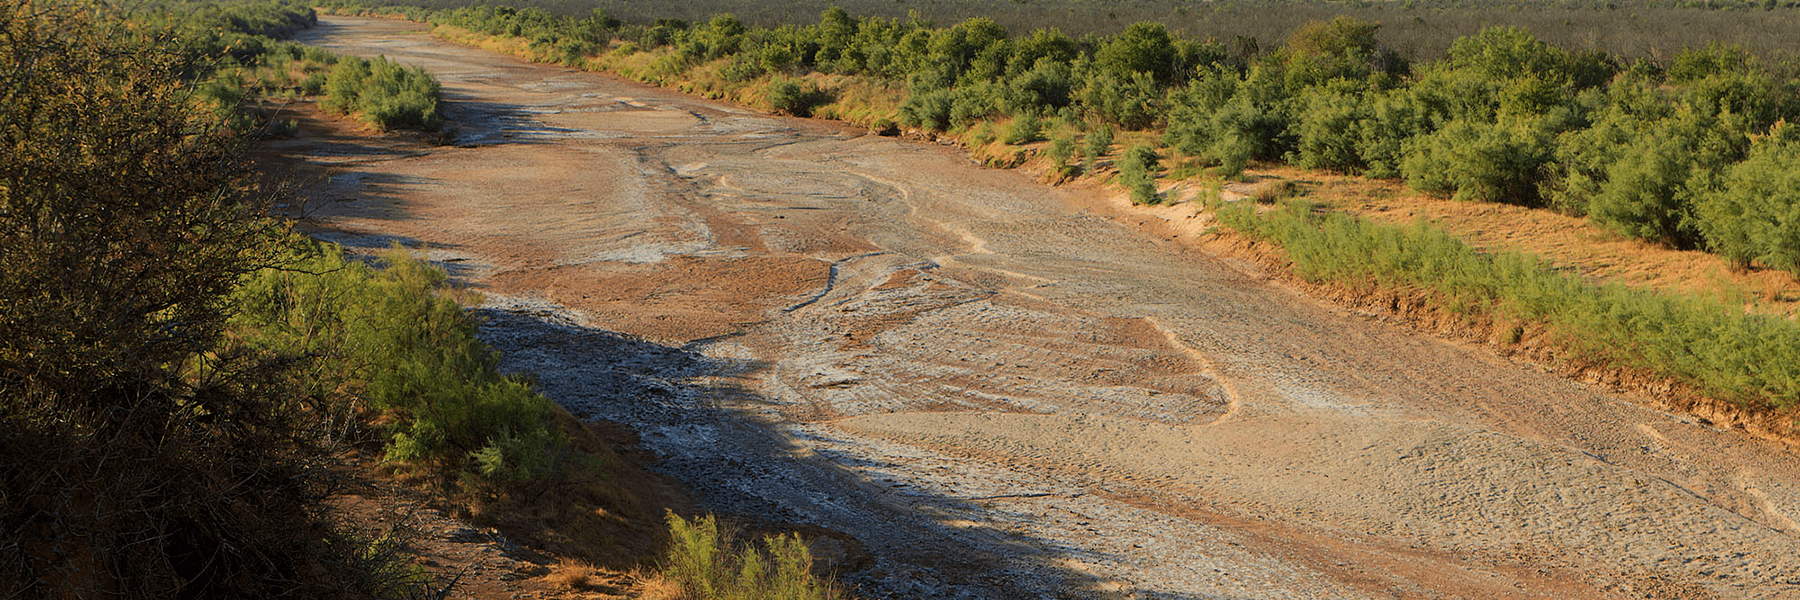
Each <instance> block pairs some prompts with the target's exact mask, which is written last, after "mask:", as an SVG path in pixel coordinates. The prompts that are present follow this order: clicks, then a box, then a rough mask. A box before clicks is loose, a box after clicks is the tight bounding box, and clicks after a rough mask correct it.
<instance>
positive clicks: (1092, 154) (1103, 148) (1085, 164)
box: [1081, 125, 1113, 171]
mask: <svg viewBox="0 0 1800 600" xmlns="http://www.w3.org/2000/svg"><path fill="white" fill-rule="evenodd" d="M1112 146H1113V129H1112V126H1110V125H1100V126H1098V127H1095V128H1094V129H1093V130H1092V131H1089V132H1088V134H1087V137H1086V138H1085V139H1084V140H1083V141H1082V145H1081V152H1082V163H1081V164H1082V168H1083V169H1085V170H1088V171H1093V170H1094V163H1095V162H1096V161H1099V160H1100V159H1101V158H1104V157H1105V156H1106V154H1107V153H1108V152H1111V151H1112Z"/></svg>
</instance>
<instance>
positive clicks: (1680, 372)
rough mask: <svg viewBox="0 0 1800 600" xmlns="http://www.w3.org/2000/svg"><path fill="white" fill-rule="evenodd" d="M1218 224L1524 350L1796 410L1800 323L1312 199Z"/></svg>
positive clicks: (1321, 276)
mask: <svg viewBox="0 0 1800 600" xmlns="http://www.w3.org/2000/svg"><path fill="white" fill-rule="evenodd" d="M1213 205H1214V208H1215V211H1216V214H1217V215H1218V217H1219V219H1220V221H1221V222H1223V223H1225V224H1226V225H1228V226H1230V227H1231V228H1233V229H1236V230H1238V231H1240V232H1243V233H1244V234H1246V235H1248V236H1250V237H1252V238H1255V239H1262V240H1267V241H1270V242H1273V243H1275V244H1277V245H1279V246H1280V247H1281V248H1282V250H1283V252H1284V256H1285V257H1286V258H1287V259H1289V260H1291V261H1292V262H1293V268H1294V270H1295V272H1296V273H1297V274H1298V275H1299V276H1301V277H1303V278H1305V279H1307V280H1309V281H1314V282H1330V283H1333V284H1336V285H1339V286H1343V287H1346V288H1349V289H1353V290H1359V291H1366V292H1371V293H1376V294H1383V293H1386V294H1392V293H1411V292H1418V293H1422V294H1423V295H1424V296H1425V297H1426V298H1427V300H1428V302H1430V304H1431V305H1432V306H1434V307H1437V308H1441V309H1444V310H1447V311H1449V312H1450V313H1452V314H1455V315H1458V316H1460V317H1462V318H1463V319H1465V320H1466V321H1468V322H1470V323H1474V324H1479V325H1483V326H1486V327H1490V328H1493V329H1495V330H1497V331H1498V333H1497V335H1496V336H1495V339H1494V341H1496V342H1498V343H1500V344H1502V345H1511V344H1517V343H1519V342H1520V341H1521V339H1520V338H1521V336H1523V335H1524V333H1525V330H1526V329H1527V328H1531V329H1534V330H1538V331H1536V332H1535V333H1536V334H1537V335H1538V336H1539V337H1540V338H1541V339H1543V340H1545V341H1548V342H1549V343H1550V344H1552V345H1553V346H1554V347H1556V348H1558V349H1560V350H1561V351H1560V352H1558V353H1557V354H1559V355H1560V356H1559V358H1561V359H1562V360H1564V361H1568V362H1572V363H1575V364H1577V365H1584V366H1586V365H1605V366H1612V367H1624V368H1626V369H1630V370H1633V371H1636V372H1639V373H1650V374H1657V375H1662V376H1666V377H1670V378H1673V379H1675V380H1677V381H1680V382H1682V383H1684V384H1687V385H1690V386H1692V387H1693V389H1695V390H1698V391H1700V392H1701V393H1704V394H1706V395H1708V396H1710V397H1714V398H1720V399H1724V400H1729V401H1735V402H1738V403H1740V404H1743V405H1746V406H1750V407H1757V408H1764V407H1766V408H1775V409H1780V410H1789V409H1792V408H1794V407H1796V405H1800V324H1796V323H1795V322H1793V321H1790V320H1787V319H1783V318H1780V317H1774V316H1768V315H1755V314H1748V315H1747V314H1744V312H1743V311H1742V310H1741V309H1740V308H1739V307H1736V306H1733V305H1729V304H1726V303H1723V302H1719V301H1712V300H1706V299H1701V298H1695V297H1671V296H1666V295H1660V294H1656V293H1652V292H1646V291H1643V290H1637V289H1632V288H1628V287H1625V286H1623V285H1617V284H1611V285H1600V284H1595V283H1593V282H1590V281H1587V280H1586V279H1585V278H1583V277H1580V276H1578V275H1572V274H1569V273H1565V272H1562V271H1559V270H1557V269H1555V268H1552V267H1551V266H1550V265H1546V264H1544V263H1543V262H1541V261H1540V260H1538V259H1536V258H1533V257H1531V256H1528V255H1524V254H1519V253H1513V252H1499V253H1487V252H1481V251H1478V250H1476V249H1475V248H1473V247H1471V246H1469V245H1468V244H1466V243H1464V242H1463V241H1462V240H1460V239H1458V238H1456V237H1455V236H1453V235H1450V234H1448V233H1446V232H1444V231H1443V230H1441V229H1438V228H1435V227H1432V226H1430V225H1427V224H1425V223H1423V222H1420V223H1417V224H1415V225H1413V226H1410V227H1409V226H1401V225H1388V224H1381V223H1376V222H1373V221H1369V220H1366V219H1360V218H1356V217H1353V216H1350V215H1345V214H1342V213H1329V212H1320V211H1317V210H1316V207H1315V206H1314V205H1313V204H1312V203H1310V202H1307V201H1305V200H1288V201H1286V202H1284V203H1282V204H1281V206H1280V208H1279V209H1278V210H1272V211H1263V210H1260V209H1259V208H1258V207H1257V206H1256V205H1255V204H1253V203H1249V202H1237V203H1220V202H1217V201H1216V200H1215V201H1214V202H1213Z"/></svg>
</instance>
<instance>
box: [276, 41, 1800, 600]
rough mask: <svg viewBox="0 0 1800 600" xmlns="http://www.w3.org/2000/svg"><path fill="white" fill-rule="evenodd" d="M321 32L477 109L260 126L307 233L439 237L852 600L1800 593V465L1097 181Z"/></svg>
mask: <svg viewBox="0 0 1800 600" xmlns="http://www.w3.org/2000/svg"><path fill="white" fill-rule="evenodd" d="M302 39H303V41H306V42H308V43H313V44H317V45H321V46H325V47H328V48H331V49H333V50H337V51H340V52H347V53H352V54H360V55H376V54H382V55H386V56H388V57H389V58H392V59H395V60H397V61H400V62H403V63H408V64H416V65H420V66H423V67H425V68H427V69H429V70H431V71H432V72H433V73H435V74H436V75H437V76H438V77H439V78H440V79H442V80H443V82H444V85H445V92H446V96H447V99H448V103H447V106H446V108H447V113H448V115H449V116H450V118H451V120H452V126H453V127H454V128H455V129H454V131H452V132H451V133H450V138H451V141H452V143H451V144H449V145H430V144H424V143H418V142H414V141H408V140H407V139H405V138H401V137H393V136H386V137H383V136H364V135H356V134H355V133H354V132H353V131H350V130H348V129H347V128H346V127H344V126H343V125H342V124H341V123H339V124H332V123H325V122H309V123H308V124H307V125H306V126H304V127H303V133H302V135H301V136H300V137H299V138H296V139H294V140H287V141H277V142H272V143H270V144H269V145H268V147H267V148H266V150H265V151H266V152H268V153H269V154H270V156H271V157H272V158H273V159H275V160H279V161H284V162H283V163H282V164H286V165H288V166H289V167H291V168H292V169H295V170H296V171H297V172H300V173H303V174H305V175H304V176H303V178H302V181H301V183H302V184H303V185H304V186H305V187H304V189H303V191H304V192H305V193H306V194H307V195H309V196H310V197H311V198H312V200H313V201H312V202H310V203H309V204H308V206H307V207H306V210H307V214H308V219H309V223H310V225H309V226H310V227H312V228H313V229H314V230H315V231H316V232H317V233H318V235H320V236H322V237H326V238H329V239H334V240H337V241H340V242H343V243H345V244H346V245H350V246H358V247H378V246H384V245H386V244H388V243H390V242H391V241H399V242H401V243H405V244H408V245H424V246H425V247H426V248H428V250H427V255H428V256H430V257H432V258H433V259H435V260H439V261H442V262H443V264H445V265H446V266H447V267H449V268H450V269H451V271H452V274H453V275H455V276H457V277H460V278H463V279H464V280H466V281H468V282H470V283H472V284H473V285H476V286H477V287H480V288H482V289H483V290H484V291H486V292H488V293H489V294H490V296H489V298H490V300H489V302H488V304H487V305H486V306H485V307H484V308H483V312H484V313H485V314H486V315H487V316H488V322H487V324H486V325H485V326H484V328H483V331H484V335H485V336H486V338H487V339H488V340H489V341H490V342H491V343H493V344H494V345H495V346H496V347H497V348H499V349H500V350H501V351H502V352H503V353H504V356H505V362H506V366H507V367H508V368H512V369H519V370H525V371H532V372H535V373H537V376H538V378H539V381H540V383H541V385H542V388H543V389H544V391H545V392H546V393H547V394H548V395H550V396H551V397H552V398H554V399H556V400H557V401H558V402H561V403H562V404H563V405H564V406H566V407H568V408H569V409H570V410H571V411H572V412H574V413H576V414H578V415H582V416H585V417H590V418H600V419H607V420H610V421H613V422H616V423H620V424H623V425H626V426H629V427H631V428H633V429H635V430H637V431H638V432H639V435H640V436H641V439H642V440H643V444H644V445H645V446H646V447H648V448H649V449H650V450H653V451H654V452H655V453H656V454H657V455H658V456H660V457H661V462H660V463H659V464H658V465H656V467H655V468H656V469H657V470H660V471H662V472H664V473H666V474H668V475H670V476H672V477H674V478H676V479H679V480H680V481H682V482H684V483H685V484H686V485H688V486H689V487H690V488H691V489H692V490H693V491H694V493H695V495H696V496H697V500H698V501H699V502H700V503H701V504H702V505H703V506H704V507H706V508H708V509H710V510H714V511H719V512H721V513H725V514H728V515H732V516H735V517H736V518H738V519H742V520H747V521H767V522H783V523H790V524H799V525H806V526H813V527H818V528H823V529H825V530H831V531H835V532H840V533H841V534H843V536H842V537H843V538H846V539H853V540H854V544H844V543H842V542H837V545H838V546H841V547H843V548H854V547H860V549H861V551H860V552H848V551H847V552H843V553H837V555H839V556H844V557H852V558H855V560H847V561H846V562H842V563H841V564H840V570H841V571H843V572H842V573H841V575H842V578H843V579H844V580H845V581H846V582H847V583H849V584H850V585H852V586H853V588H854V589H856V590H857V592H858V593H859V594H860V595H862V596H864V597H870V598H890V597H891V598H1174V599H1187V598H1539V597H1542V598H1647V597H1648V598H1713V597H1717V598H1788V597H1800V539H1796V535H1800V523H1796V520H1795V519H1796V518H1800V470H1797V469H1796V467H1795V465H1796V462H1797V461H1796V460H1795V458H1796V457H1795V454H1794V452H1793V451H1792V450H1790V449H1788V448H1786V447H1783V446H1780V445H1777V444H1774V443H1772V442H1765V441H1759V440H1754V439H1750V438H1748V437H1746V436H1743V435H1739V434H1737V433H1734V432H1730V431H1719V430H1716V429H1713V428H1709V427H1707V426H1705V425H1704V424H1702V423H1697V422H1694V421H1693V420H1691V419H1684V418H1681V417H1677V416H1672V415H1668V414H1664V413H1660V412H1656V411H1652V410H1648V409H1644V408H1641V407H1639V406H1638V405H1635V404H1633V403H1632V402H1631V401H1630V399H1629V398H1623V397H1619V396H1615V395H1611V394H1608V393H1605V392H1603V391H1599V390H1593V389H1588V388H1585V387H1583V386H1581V385H1578V384H1576V383H1572V382H1569V381H1565V380H1562V379H1559V378H1557V377H1555V376H1552V375H1548V374H1545V373H1541V372H1538V371H1535V370H1532V369H1530V368H1523V367H1520V366H1519V365H1517V364H1514V363H1512V362H1508V361H1507V360H1504V359H1501V358H1498V357H1496V356H1494V355H1492V354H1491V353H1489V352H1488V351H1486V350H1484V349H1482V348H1478V347H1463V346H1458V345H1454V344H1448V343H1444V342H1440V341H1436V340H1433V339H1429V338H1423V337H1418V336H1414V335H1409V334H1406V333H1404V332H1401V331H1397V330H1395V329H1393V328H1391V327H1389V326H1387V325H1384V324H1381V323H1379V322H1376V321H1375V320H1373V319H1370V318H1367V317H1365V316H1361V315H1357V314H1351V313H1347V312H1345V311H1341V310H1337V309H1333V308H1330V307H1327V306H1323V305H1321V304H1319V303H1317V302H1314V301H1311V300H1309V299H1306V298H1304V297H1300V296H1298V295H1296V294H1294V293H1292V292H1290V291H1288V290H1285V289H1283V288H1281V287H1280V286H1277V285H1273V284H1271V283H1270V282H1269V281H1268V280H1267V279H1266V278H1263V277H1259V276H1257V275H1256V274H1255V273H1256V271H1255V270H1254V269H1253V268H1251V267H1249V266H1248V265H1243V264H1236V263H1233V262H1232V261H1230V260H1227V259H1222V258H1219V257H1216V256H1214V255H1210V254H1208V253H1206V252H1204V251H1201V250H1199V249H1197V248H1196V247H1195V246H1193V245H1190V244H1187V243H1184V242H1183V241H1182V240H1171V239H1169V237H1168V236H1166V235H1158V234H1154V233H1152V231H1165V232H1166V231H1168V230H1169V229H1168V228H1158V227H1138V226H1136V225H1137V224H1138V222H1140V221H1145V220H1151V219H1162V218H1164V217H1162V216H1156V215H1148V216H1143V215H1138V216H1130V215H1125V214H1124V213H1121V212H1120V211H1119V210H1118V209H1117V208H1116V206H1115V204H1114V203H1113V202H1112V200H1111V199H1110V198H1108V197H1107V195H1106V194H1104V193H1102V192H1098V191H1095V190H1090V189H1072V188H1050V187H1046V186H1043V185H1040V184H1037V183H1035V182H1033V181H1031V180H1030V179H1029V178H1028V176H1027V175H1026V174H1023V173H1019V172H1013V171H994V170H986V169H982V168H979V167H977V166H976V165H974V164H972V163H971V161H970V160H969V159H968V158H967V157H966V156H964V155H963V154H962V153H961V152H960V151H959V150H957V149H953V148H945V147H941V146H935V145H930V144H922V143H915V142H904V141H899V140H894V139H890V138H881V137H876V136H869V135H864V134H863V132H861V131H857V130H851V129H846V128H843V127H840V126H837V125H834V124H829V123H822V122H817V121H806V120H798V119H787V118H779V117H771V116H767V115H763V114H758V113H755V112H753V111H748V110H744V109H741V108H736V107H732V106H728V105H722V104H718V103H713V102H708V101H705V100H699V99H695V98H692V97H687V96H683V95H679V94H675V93H671V92H667V91H662V90H657V89H652V88H646V87H644V86H639V85H635V84H630V83H625V82H620V81H618V80H615V79H612V78H608V77H605V76H601V75H595V74H589V73H579V72H574V71H570V70H567V69H562V68H558V67H552V66H543V65H530V64H526V63H522V62H519V61H516V60H513V59H510V58H506V57H501V56H498V55H494V54H490V53H487V52H483V51H480V50H475V49H469V48H463V47H458V46H454V45H450V44H448V43H445V42H442V41H439V40H436V39H434V38H431V37H429V36H428V35H424V34H423V33H421V32H420V31H419V26H417V25H411V24H406V23H400V22H394V21H384V20H367V19H351V18H343V17H326V18H323V19H321V26H320V27H318V28H316V29H314V30H311V31H308V32H306V33H305V34H304V35H303V37H302ZM1190 212H1191V211H1190ZM1164 216H1168V217H1171V218H1175V219H1183V218H1185V217H1184V216H1182V215H1179V214H1175V213H1164ZM1183 226H1184V227H1185V226H1189V225H1187V224H1183ZM824 553H825V554H833V553H832V552H829V551H826V552H824Z"/></svg>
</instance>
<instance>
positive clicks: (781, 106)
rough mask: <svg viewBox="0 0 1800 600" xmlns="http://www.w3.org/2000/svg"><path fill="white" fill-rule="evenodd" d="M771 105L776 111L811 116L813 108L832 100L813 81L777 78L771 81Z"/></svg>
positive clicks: (769, 88)
mask: <svg viewBox="0 0 1800 600" xmlns="http://www.w3.org/2000/svg"><path fill="white" fill-rule="evenodd" d="M768 93H769V106H770V108H773V109H775V112H780V113H786V114H790V115H794V116H796V117H810V116H812V112H813V109H815V108H818V107H819V106H821V105H824V104H828V103H830V102H831V95H830V94H828V93H826V92H825V91H824V90H821V89H819V88H818V86H816V85H814V84H813V83H812V82H810V81H809V82H804V83H802V82H799V81H795V80H792V79H787V78H776V79H775V80H773V81H770V82H769V87H768Z"/></svg>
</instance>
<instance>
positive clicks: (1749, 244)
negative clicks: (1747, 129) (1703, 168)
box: [1699, 125, 1800, 277]
mask: <svg viewBox="0 0 1800 600" xmlns="http://www.w3.org/2000/svg"><path fill="white" fill-rule="evenodd" d="M1797 129H1800V128H1796V127H1794V126H1792V125H1782V126H1778V127H1777V128H1776V129H1774V130H1773V131H1771V132H1770V134H1769V136H1768V137H1767V138H1766V139H1764V140H1762V141H1761V142H1760V143H1758V144H1757V145H1756V147H1755V149H1754V150H1752V152H1751V154H1750V158H1749V159H1747V160H1745V161H1744V162H1742V163H1739V164H1737V165H1733V166H1732V167H1730V168H1729V169H1727V170H1726V172H1725V175H1724V177H1722V178H1721V180H1720V182H1719V184H1718V186H1717V189H1716V190H1713V191H1710V192H1709V193H1705V194H1703V195H1702V200H1701V201H1700V206H1699V213H1700V219H1699V228H1700V230H1701V231H1702V233H1704V234H1705V237H1706V241H1707V244H1708V245H1709V246H1710V247H1711V248H1712V249H1713V250H1714V251H1715V252H1718V253H1719V254H1721V255H1723V256H1725V257H1726V258H1728V259H1730V260H1731V261H1733V262H1735V263H1737V264H1739V265H1744V266H1748V265H1749V264H1750V262H1751V261H1760V262H1762V263H1763V264H1765V265H1768V266H1770V267H1772V268H1776V269H1782V270H1785V271H1788V272H1789V273H1793V274H1794V275H1795V276H1797V277H1800V131H1797Z"/></svg>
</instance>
